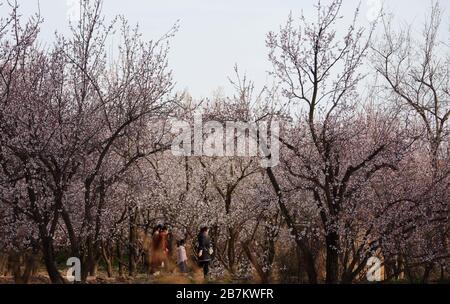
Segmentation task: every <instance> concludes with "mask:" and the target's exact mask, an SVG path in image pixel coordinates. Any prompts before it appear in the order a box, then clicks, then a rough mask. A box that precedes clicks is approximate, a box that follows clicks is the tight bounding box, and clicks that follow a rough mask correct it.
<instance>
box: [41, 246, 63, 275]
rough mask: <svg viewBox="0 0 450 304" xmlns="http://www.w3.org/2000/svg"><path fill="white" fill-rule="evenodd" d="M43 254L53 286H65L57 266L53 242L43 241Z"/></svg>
mask: <svg viewBox="0 0 450 304" xmlns="http://www.w3.org/2000/svg"><path fill="white" fill-rule="evenodd" d="M42 254H43V255H44V263H45V267H46V269H47V273H48V276H49V277H50V281H51V282H52V283H53V284H64V283H65V282H64V279H63V278H62V276H61V274H60V273H59V271H58V269H57V268H56V265H55V258H54V253H53V244H52V240H50V239H43V240H42Z"/></svg>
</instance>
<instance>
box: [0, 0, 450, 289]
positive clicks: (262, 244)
mask: <svg viewBox="0 0 450 304" xmlns="http://www.w3.org/2000/svg"><path fill="white" fill-rule="evenodd" d="M341 5H342V1H341V0H334V1H332V2H331V3H329V4H328V5H325V6H324V5H321V4H320V2H319V4H318V5H317V19H316V20H313V21H311V20H308V19H307V18H306V17H304V16H302V17H300V18H299V20H297V19H295V18H294V17H292V16H290V17H289V18H288V21H287V23H286V24H285V25H284V26H282V27H281V28H280V30H279V32H277V33H269V34H268V35H267V40H266V43H267V47H268V50H269V60H270V62H271V63H272V64H273V70H272V76H273V77H274V79H275V80H276V82H275V83H276V85H275V86H274V87H271V88H268V87H267V88H263V89H262V90H260V91H259V90H257V89H256V88H255V87H254V85H253V83H252V82H251V81H248V80H247V79H246V78H245V77H240V76H239V73H238V72H237V69H236V77H235V80H233V81H232V82H231V84H232V85H233V86H234V88H235V94H234V95H233V96H223V94H215V95H214V96H212V97H211V98H210V99H208V100H203V101H197V100H193V99H192V98H190V97H189V95H188V94H187V93H184V94H175V93H174V90H173V86H174V81H173V77H172V74H171V71H170V69H169V67H168V50H169V44H168V43H169V40H170V38H171V37H172V36H173V35H174V34H175V32H176V30H177V28H176V26H175V27H174V28H173V29H171V30H170V31H169V32H168V33H167V34H166V35H164V36H163V37H162V38H160V39H159V40H155V41H150V42H146V41H143V40H142V38H141V35H140V33H139V31H138V29H137V28H133V27H131V26H129V25H128V24H127V22H126V19H125V18H123V17H117V18H116V19H115V20H113V21H112V22H111V23H108V22H107V21H106V20H105V19H104V17H102V14H101V7H102V2H101V1H82V4H81V18H80V21H79V22H78V23H76V24H72V25H71V35H70V37H66V36H61V35H57V36H56V37H55V42H54V44H53V45H52V47H51V48H43V47H42V46H41V45H40V44H39V41H38V33H39V26H40V24H41V22H42V19H41V17H40V16H39V15H36V16H34V17H32V18H30V19H28V20H26V22H25V23H23V22H22V21H21V20H20V19H21V18H20V16H19V13H18V7H17V6H12V7H10V11H11V13H10V14H9V15H8V16H7V17H5V18H3V19H1V20H0V96H1V97H0V235H1V238H0V244H1V247H0V250H1V256H2V257H1V258H0V270H2V268H8V271H10V272H12V273H13V274H14V276H15V279H16V281H17V282H27V281H28V280H29V278H30V276H31V275H32V274H33V271H34V268H35V267H36V265H38V264H39V262H40V261H41V260H42V262H43V263H44V265H45V268H46V270H47V272H48V275H49V277H50V280H51V281H52V282H53V283H63V282H64V281H65V279H64V278H63V277H62V275H61V272H60V269H58V267H57V260H58V257H59V256H64V257H65V258H68V257H78V258H80V260H81V261H82V280H83V281H86V280H87V277H88V276H89V275H95V274H96V271H97V267H98V265H101V266H104V267H105V269H106V270H107V272H108V275H109V276H115V275H116V273H115V272H116V269H115V265H118V275H120V276H123V275H125V271H127V272H128V275H129V276H131V277H133V276H135V275H136V274H137V272H138V271H140V270H141V269H143V268H142V267H145V266H148V255H149V254H151V252H149V247H150V246H148V242H149V241H148V235H149V233H150V231H151V227H152V226H153V225H155V224H156V223H158V222H167V223H171V224H172V225H173V228H174V230H175V231H176V232H179V233H180V234H182V235H183V237H184V236H187V237H188V238H189V239H191V240H192V239H195V235H196V232H197V231H198V228H199V226H200V225H202V224H207V225H209V226H210V227H211V235H212V238H213V241H214V247H215V260H216V263H215V264H216V265H215V272H216V274H217V275H220V276H224V275H228V276H230V277H232V278H233V279H242V278H257V279H258V280H260V281H263V282H272V281H290V282H292V281H293V280H295V281H296V282H309V283H317V282H322V281H325V282H327V283H337V282H355V281H360V280H363V279H364V278H365V274H366V270H367V261H368V260H369V258H371V257H373V256H377V257H379V258H381V259H382V261H383V265H384V268H385V279H387V280H392V279H399V278H401V277H403V276H406V277H407V278H408V279H409V280H411V281H413V280H422V281H424V282H426V281H429V280H431V279H437V278H442V279H444V278H447V277H448V275H449V273H448V271H447V268H446V267H447V262H448V258H449V249H448V248H447V244H448V238H449V228H450V226H449V211H450V210H449V208H450V205H449V202H450V189H449V186H450V175H449V173H450V162H449V157H450V153H449V152H450V150H449V136H450V133H449V123H448V122H449V119H450V83H449V81H450V75H449V72H450V71H449V67H450V53H449V52H448V44H445V42H443V41H441V40H440V34H441V32H442V31H443V29H442V28H441V18H442V17H443V16H444V15H443V13H442V12H441V10H440V8H439V6H438V5H434V6H433V7H432V11H431V14H430V17H429V19H428V21H427V23H426V24H425V25H424V30H423V35H422V36H420V37H419V36H418V35H413V34H411V30H407V29H405V30H402V31H395V30H393V29H392V19H391V18H389V17H387V16H386V15H383V16H380V18H379V20H378V21H377V24H373V25H372V26H371V27H370V28H360V27H358V13H359V11H358V10H357V11H356V13H355V18H354V21H353V23H351V24H350V25H349V26H348V30H347V31H346V32H345V33H342V32H341V31H337V29H338V28H339V27H342V20H341V18H340V9H341ZM378 32H381V33H382V34H381V36H380V37H376V33H378ZM119 36H120V38H121V43H119V46H118V47H117V56H115V57H114V58H112V57H111V56H110V55H108V56H107V52H106V50H105V47H106V46H107V45H109V43H110V41H111V38H112V37H115V41H117V37H119ZM115 53H116V52H115ZM199 108H201V109H202V112H203V119H204V120H215V121H219V122H223V123H225V122H227V121H241V122H257V123H259V122H262V121H268V120H269V121H270V120H277V121H279V122H280V123H281V126H280V135H279V141H280V161H281V162H280V164H279V165H278V166H276V167H274V168H263V167H261V166H260V160H259V158H258V157H238V156H234V157H205V156H195V157H176V156H174V155H172V153H171V151H170V148H171V143H172V140H173V138H174V136H175V134H173V132H171V119H172V118H176V119H185V120H192V119H193V117H194V114H195V113H196V111H197V110H198V109H199ZM207 131H208V130H204V132H205V133H208V132H209V131H208V132H207ZM205 136H207V134H205ZM180 237H181V236H180ZM4 261H8V263H7V264H8V266H7V267H3V264H5V263H4ZM5 265H6V264H5Z"/></svg>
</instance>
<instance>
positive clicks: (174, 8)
mask: <svg viewBox="0 0 450 304" xmlns="http://www.w3.org/2000/svg"><path fill="white" fill-rule="evenodd" d="M17 1H18V3H19V5H20V6H21V11H22V12H23V13H24V15H26V14H29V13H31V12H33V11H35V10H36V9H37V8H38V3H40V10H41V15H42V16H43V17H44V18H45V23H44V24H43V26H42V34H41V38H42V40H44V41H51V37H53V32H54V31H55V30H58V31H59V32H64V31H66V30H67V20H68V10H69V7H70V3H71V2H73V1H76V0H17ZM0 2H2V0H0ZM323 2H324V3H326V2H327V1H326V0H323ZM382 2H384V6H385V7H386V8H387V10H388V11H390V12H392V13H394V14H395V15H396V17H397V21H399V22H401V23H413V24H414V25H416V26H417V27H418V28H420V26H421V25H422V24H423V22H424V17H425V14H426V12H427V11H428V8H429V7H430V5H431V1H427V0H425V1H424V0H366V1H365V0H361V3H362V7H361V16H360V20H361V22H362V24H368V22H369V21H368V20H369V19H370V17H371V14H372V15H373V11H374V9H376V7H377V5H379V3H382ZM439 2H440V3H441V6H442V7H443V8H444V9H447V10H448V7H449V1H448V0H441V1H439ZM315 3H316V0H125V1H124V0H105V1H104V13H105V14H106V16H107V17H112V16H114V15H117V14H123V15H124V16H125V17H127V18H128V20H129V22H130V23H131V24H134V23H139V25H140V27H141V31H142V32H143V33H144V37H145V38H146V39H154V38H158V37H159V36H161V35H162V34H163V33H165V32H167V31H168V30H169V29H170V28H171V26H172V25H173V24H174V23H175V22H176V21H177V20H179V21H180V22H179V24H180V30H179V32H178V33H177V35H176V37H175V38H174V39H173V41H172V44H171V53H170V66H171V68H172V69H173V71H174V75H175V80H176V82H177V89H179V90H182V89H184V88H187V89H188V90H189V91H190V92H191V94H192V95H193V96H194V97H196V98H201V97H206V96H209V95H210V94H211V92H212V91H214V90H215V89H217V88H218V87H224V88H225V91H227V87H229V86H228V81H227V77H228V76H231V75H232V74H233V66H234V65H235V64H238V65H239V67H240V69H241V70H242V71H243V72H246V73H247V75H248V77H249V78H250V79H252V80H254V81H255V83H256V85H257V86H258V87H262V86H263V85H264V84H266V82H268V80H269V78H268V77H267V71H268V70H269V69H270V64H269V63H268V60H267V54H268V52H267V49H266V47H265V36H266V34H267V32H269V31H271V30H272V31H276V30H277V29H278V28H279V26H280V25H281V24H283V23H284V22H285V21H286V18H287V16H288V14H289V12H290V11H292V13H293V15H294V16H298V15H299V14H300V12H301V11H302V10H303V11H304V14H305V15H306V16H307V17H309V18H311V19H310V20H314V19H313V18H314V16H315V15H314V14H313V5H314V4H315ZM359 3H360V0H345V1H344V8H343V10H342V14H343V15H344V16H345V20H347V21H350V19H351V18H352V17H353V10H354V9H355V8H356V7H357V6H358V4H359ZM0 9H1V10H2V11H1V15H3V14H4V13H5V8H4V7H1V8H0ZM447 13H448V12H447ZM447 16H448V14H447ZM448 21H449V18H447V19H446V20H445V21H444V22H445V25H446V26H448V25H449V22H448Z"/></svg>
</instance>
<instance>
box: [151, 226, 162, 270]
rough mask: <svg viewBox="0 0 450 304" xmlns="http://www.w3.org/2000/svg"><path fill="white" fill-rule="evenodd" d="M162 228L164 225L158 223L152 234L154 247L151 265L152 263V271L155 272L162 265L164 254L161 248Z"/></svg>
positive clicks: (152, 248)
mask: <svg viewBox="0 0 450 304" xmlns="http://www.w3.org/2000/svg"><path fill="white" fill-rule="evenodd" d="M161 229H162V225H158V226H156V227H155V228H154V229H153V234H152V247H151V265H150V267H151V268H150V273H151V274H153V273H155V272H156V271H157V269H158V268H159V267H160V266H161V262H162V256H161V252H160V248H161V236H160V231H161Z"/></svg>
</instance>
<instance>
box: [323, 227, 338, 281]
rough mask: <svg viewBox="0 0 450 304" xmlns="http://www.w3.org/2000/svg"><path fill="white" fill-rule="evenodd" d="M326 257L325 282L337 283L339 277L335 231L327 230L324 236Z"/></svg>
mask: <svg viewBox="0 0 450 304" xmlns="http://www.w3.org/2000/svg"><path fill="white" fill-rule="evenodd" d="M325 241H326V246H327V257H326V272H327V274H326V278H325V282H326V283H327V284H336V283H338V277H339V252H338V248H339V247H338V246H339V237H338V235H337V233H336V232H334V231H332V232H329V233H328V234H327V236H326V240H325Z"/></svg>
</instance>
